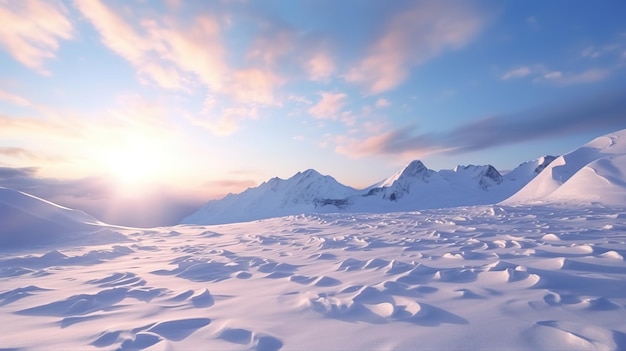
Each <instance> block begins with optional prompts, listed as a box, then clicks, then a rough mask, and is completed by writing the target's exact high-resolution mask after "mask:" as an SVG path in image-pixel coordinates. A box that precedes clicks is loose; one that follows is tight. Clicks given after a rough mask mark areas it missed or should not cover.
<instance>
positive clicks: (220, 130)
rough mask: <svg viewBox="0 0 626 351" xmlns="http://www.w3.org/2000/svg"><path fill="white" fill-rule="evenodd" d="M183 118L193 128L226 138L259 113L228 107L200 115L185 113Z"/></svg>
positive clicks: (247, 109)
mask: <svg viewBox="0 0 626 351" xmlns="http://www.w3.org/2000/svg"><path fill="white" fill-rule="evenodd" d="M185 117H186V118H187V120H188V121H189V122H191V123H192V124H193V125H195V126H198V127H201V128H204V129H205V130H208V131H209V132H211V133H213V134H215V135H218V136H226V135H231V134H233V133H235V132H236V131H237V130H239V125H240V124H241V122H242V121H245V120H254V119H257V118H258V117H259V113H258V109H257V108H255V107H229V108H225V109H222V110H221V112H213V111H205V113H204V114H201V115H194V114H191V113H186V114H185Z"/></svg>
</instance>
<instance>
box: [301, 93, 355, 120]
mask: <svg viewBox="0 0 626 351" xmlns="http://www.w3.org/2000/svg"><path fill="white" fill-rule="evenodd" d="M320 96H321V99H320V101H319V102H318V103H317V104H315V105H313V106H312V107H311V108H310V109H309V110H308V111H309V113H310V114H311V116H313V117H315V118H317V119H334V120H336V119H338V118H340V117H341V116H340V115H341V109H342V108H343V106H344V104H345V100H346V98H347V97H348V96H347V95H346V94H344V93H330V92H322V93H320Z"/></svg>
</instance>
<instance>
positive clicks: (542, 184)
mask: <svg viewBox="0 0 626 351" xmlns="http://www.w3.org/2000/svg"><path fill="white" fill-rule="evenodd" d="M624 155H626V130H622V131H618V132H615V133H611V134H607V135H605V136H602V137H599V138H596V139H594V140H593V141H591V142H590V143H588V144H586V145H583V146H582V147H580V148H578V149H576V150H574V151H572V152H570V153H567V154H565V155H563V156H560V157H558V158H557V159H556V160H554V162H552V163H551V164H550V165H549V166H547V167H546V169H545V170H544V171H543V172H542V173H541V174H540V175H539V176H537V177H536V178H535V179H534V180H533V181H531V182H530V183H528V184H527V185H526V186H525V187H524V188H522V189H521V190H520V191H519V192H518V193H516V194H515V195H513V196H511V197H510V198H508V199H507V200H505V201H504V202H503V203H508V204H512V203H524V202H532V201H566V200H576V201H599V202H607V203H612V204H615V203H621V204H624V203H626V201H625V200H626V198H625V197H624V195H623V194H624V193H625V192H626V186H625V184H624V179H626V177H625V174H626V173H625V172H624V169H625V168H626V164H625V162H626V161H625V160H626V159H625V158H624V157H623V156H624Z"/></svg>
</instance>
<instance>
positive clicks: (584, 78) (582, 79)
mask: <svg viewBox="0 0 626 351" xmlns="http://www.w3.org/2000/svg"><path fill="white" fill-rule="evenodd" d="M610 75H611V69H609V68H590V69H587V70H584V71H582V72H564V71H560V70H551V69H549V68H548V67H546V66H545V65H542V64H536V65H530V66H520V67H516V68H513V69H511V70H509V71H507V72H505V73H504V74H503V75H502V76H501V77H500V78H501V79H502V80H513V79H521V78H525V77H528V78H532V81H533V82H541V81H544V82H550V83H553V84H558V85H573V84H586V83H594V82H599V81H602V80H604V79H606V78H608V77H609V76H610Z"/></svg>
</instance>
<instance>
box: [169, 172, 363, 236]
mask: <svg viewBox="0 0 626 351" xmlns="http://www.w3.org/2000/svg"><path fill="white" fill-rule="evenodd" d="M355 194H357V190H355V189H353V188H350V187H347V186H345V185H342V184H340V183H339V182H337V181H336V180H335V179H334V178H333V177H331V176H323V175H321V174H319V173H318V172H317V171H315V170H312V169H309V170H306V171H304V172H298V173H297V174H295V175H294V176H293V177H291V178H289V179H281V178H272V179H270V180H268V181H267V182H265V183H263V184H261V185H259V186H258V187H256V188H250V189H247V190H246V191H244V192H242V193H240V194H229V195H227V196H226V197H225V198H223V199H221V200H214V201H210V202H209V203H207V204H206V205H205V206H203V207H202V208H200V209H199V210H198V211H196V212H195V213H193V214H191V215H190V216H188V217H186V218H184V219H183V220H182V222H181V224H221V223H231V222H242V221H250V220H255V219H262V218H271V217H278V216H285V215H290V214H297V213H312V212H336V211H338V210H339V209H341V208H343V207H344V206H345V205H346V199H347V198H348V197H350V196H352V195H355Z"/></svg>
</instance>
